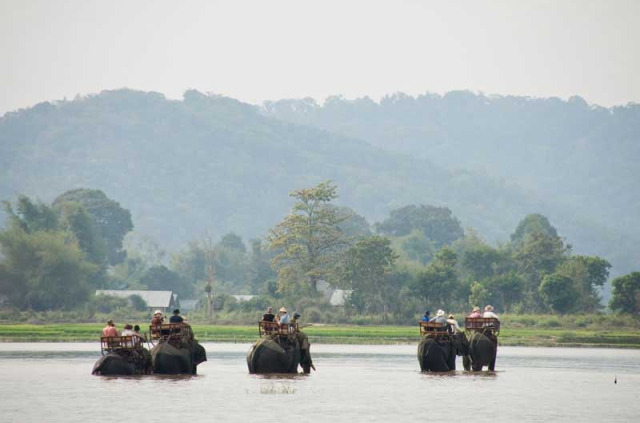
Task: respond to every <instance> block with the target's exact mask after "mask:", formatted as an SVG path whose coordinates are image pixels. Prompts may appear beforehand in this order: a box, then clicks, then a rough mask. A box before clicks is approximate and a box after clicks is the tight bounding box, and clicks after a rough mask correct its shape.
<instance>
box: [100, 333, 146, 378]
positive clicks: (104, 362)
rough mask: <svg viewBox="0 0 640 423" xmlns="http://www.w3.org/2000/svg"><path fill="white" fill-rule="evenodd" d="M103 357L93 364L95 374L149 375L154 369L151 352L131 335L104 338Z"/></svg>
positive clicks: (102, 344) (102, 345) (102, 343)
mask: <svg viewBox="0 0 640 423" xmlns="http://www.w3.org/2000/svg"><path fill="white" fill-rule="evenodd" d="M101 347H102V354H103V355H102V357H100V359H99V360H98V361H97V362H96V364H95V365H94V366H93V370H92V371H91V374H94V375H105V376H107V375H124V376H131V375H148V374H150V373H151V371H152V363H151V354H149V351H147V350H146V349H145V348H143V347H142V344H141V343H140V342H136V343H135V344H134V341H133V340H132V338H131V337H111V338H102V341H101Z"/></svg>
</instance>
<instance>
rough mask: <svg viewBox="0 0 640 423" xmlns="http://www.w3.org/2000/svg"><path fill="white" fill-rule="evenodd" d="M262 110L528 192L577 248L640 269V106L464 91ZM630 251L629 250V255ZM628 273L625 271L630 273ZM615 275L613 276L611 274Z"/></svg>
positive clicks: (290, 103)
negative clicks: (639, 241) (605, 105)
mask: <svg viewBox="0 0 640 423" xmlns="http://www.w3.org/2000/svg"><path fill="white" fill-rule="evenodd" d="M263 111H264V113H265V114H266V115H267V116H272V117H277V118H279V119H282V120H284V121H288V122H295V123H298V124H304V125H310V126H314V127H317V128H321V129H325V130H328V131H331V132H333V133H336V134H342V135H345V136H350V137H354V138H359V139H363V140H367V141H368V142H369V143H371V145H374V146H376V147H379V148H382V149H384V150H386V151H390V152H404V153H410V154H412V155H413V156H415V157H426V158H429V160H431V161H432V162H434V163H437V164H438V165H441V166H443V167H444V168H446V169H459V168H463V169H467V170H470V171H475V172H483V173H484V174H486V175H487V176H490V177H494V178H501V179H503V180H506V181H509V182H511V183H514V184H517V185H518V186H520V187H522V188H523V189H526V190H527V191H528V192H531V193H532V194H534V195H535V196H536V197H537V198H542V199H544V200H543V201H545V203H546V204H547V205H549V206H550V207H549V208H547V209H546V210H545V212H546V213H548V215H549V216H550V217H551V219H552V221H553V222H554V223H555V224H557V225H558V226H559V227H560V229H561V233H562V234H563V235H564V236H566V237H567V238H568V239H569V240H570V241H571V242H573V243H574V245H575V247H577V249H579V250H583V251H584V250H585V249H586V250H589V252H592V253H593V252H598V253H600V254H603V255H605V256H607V257H608V258H609V259H610V260H612V261H614V262H617V263H622V262H624V263H627V264H633V265H635V266H636V267H637V257H638V256H640V247H638V246H637V245H636V242H635V240H637V239H640V196H638V195H637V194H636V192H637V191H638V183H639V182H640V166H638V163H639V162H640V105H637V104H630V105H628V106H624V107H614V108H603V107H598V106H591V105H589V104H587V103H586V102H585V101H584V100H583V99H582V98H580V97H572V98H570V99H569V100H568V101H562V100H560V99H558V98H542V99H533V98H526V97H513V96H507V97H502V96H485V95H481V94H473V93H470V92H466V91H456V92H449V93H447V94H446V95H444V96H440V95H436V94H425V95H421V96H417V97H412V96H408V95H404V94H395V95H392V96H388V97H385V98H383V99H382V100H381V101H380V102H379V103H376V102H373V101H372V100H370V99H368V98H363V99H356V100H346V99H344V98H341V97H332V98H329V99H328V100H327V101H325V103H324V104H323V105H319V104H317V103H316V102H315V101H314V100H312V99H303V100H281V101H277V102H269V103H267V104H265V107H264V110H263ZM631 250H632V251H631ZM630 269H631V267H628V270H630ZM614 272H616V269H614Z"/></svg>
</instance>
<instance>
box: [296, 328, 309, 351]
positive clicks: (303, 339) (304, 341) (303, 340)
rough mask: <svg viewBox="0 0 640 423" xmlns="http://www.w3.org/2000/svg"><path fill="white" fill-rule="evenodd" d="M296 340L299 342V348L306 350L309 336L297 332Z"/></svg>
mask: <svg viewBox="0 0 640 423" xmlns="http://www.w3.org/2000/svg"><path fill="white" fill-rule="evenodd" d="M298 342H300V349H303V350H308V349H309V347H310V344H309V338H308V337H307V335H306V334H304V333H302V332H300V333H298Z"/></svg>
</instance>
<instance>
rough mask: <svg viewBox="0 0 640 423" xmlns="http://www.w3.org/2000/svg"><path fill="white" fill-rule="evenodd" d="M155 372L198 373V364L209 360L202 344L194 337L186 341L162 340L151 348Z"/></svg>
mask: <svg viewBox="0 0 640 423" xmlns="http://www.w3.org/2000/svg"><path fill="white" fill-rule="evenodd" d="M151 358H152V362H153V371H154V373H164V374H193V375H195V374H197V366H198V364H200V363H202V362H204V361H207V353H206V351H205V349H204V347H203V346H202V345H200V344H199V343H198V342H197V341H196V340H194V339H192V340H190V341H186V342H172V340H169V339H163V340H161V341H160V342H159V343H158V344H157V345H156V346H155V347H153V349H152V350H151Z"/></svg>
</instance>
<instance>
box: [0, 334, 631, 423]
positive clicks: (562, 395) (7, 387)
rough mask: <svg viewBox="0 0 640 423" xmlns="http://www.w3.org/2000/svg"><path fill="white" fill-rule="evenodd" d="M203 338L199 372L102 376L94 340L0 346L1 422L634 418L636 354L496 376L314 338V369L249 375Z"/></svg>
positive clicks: (561, 351) (553, 358)
mask: <svg viewBox="0 0 640 423" xmlns="http://www.w3.org/2000/svg"><path fill="white" fill-rule="evenodd" d="M204 346H205V348H206V349H207V354H208V356H209V361H208V362H206V363H203V364H201V365H200V366H199V367H198V371H199V375H198V376H181V377H172V376H146V377H99V376H92V375H91V369H92V367H93V364H94V362H95V361H96V360H97V358H98V357H99V354H100V352H99V346H98V345H94V344H85V343H73V344H47V343H32V344H21V343H6V344H2V343H0V422H88V421H93V422H120V421H136V422H147V421H148V422H172V423H179V422H188V423H192V422H200V421H207V422H213V421H215V422H248V421H252V422H253V421H256V422H257V421H282V422H287V423H288V422H291V423H305V422H379V421H380V422H382V421H386V422H414V421H416V422H417V421H421V422H422V421H441V422H458V421H460V422H474V423H475V422H485V421H492V422H514V421H517V422H518V423H521V422H540V421H571V422H574V423H579V422H591V421H593V422H597V423H601V422H637V421H640V351H636V350H610V349H565V348H555V349H545V348H518V347H511V348H510V347H501V348H500V350H499V352H498V362H497V365H496V367H497V369H498V371H496V372H495V373H487V372H484V373H481V374H469V373H465V372H463V371H457V372H452V373H449V374H444V375H435V374H422V373H420V371H419V367H418V361H417V359H416V357H415V354H416V349H417V346H414V345H394V346H352V345H312V348H311V351H312V354H313V358H314V363H315V365H316V368H317V369H318V371H317V372H314V373H312V374H311V375H309V376H306V375H297V376H295V375H294V376H282V375H279V376H255V375H249V374H248V372H247V366H246V362H245V353H246V351H247V350H248V349H249V346H250V345H249V344H216V343H207V344H204ZM458 365H459V367H462V364H461V361H460V358H458ZM616 377H617V382H618V383H617V384H614V378H616Z"/></svg>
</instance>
